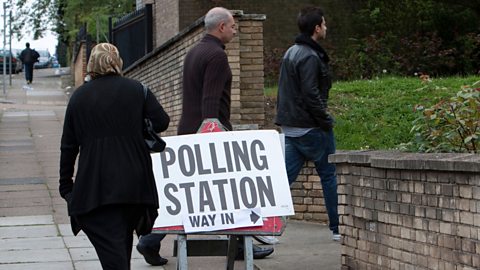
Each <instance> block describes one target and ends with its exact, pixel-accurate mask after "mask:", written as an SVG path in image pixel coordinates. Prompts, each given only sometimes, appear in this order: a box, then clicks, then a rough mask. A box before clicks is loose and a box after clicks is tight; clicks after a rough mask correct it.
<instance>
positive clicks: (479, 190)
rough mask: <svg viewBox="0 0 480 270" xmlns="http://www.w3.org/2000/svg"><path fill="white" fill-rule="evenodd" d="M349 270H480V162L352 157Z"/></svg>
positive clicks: (338, 158) (348, 167)
mask: <svg viewBox="0 0 480 270" xmlns="http://www.w3.org/2000/svg"><path fill="white" fill-rule="evenodd" d="M330 160H331V161H332V162H334V163H336V164H337V174H338V182H339V202H340V207H339V212H340V223H341V227H340V232H341V234H342V235H343V239H342V269H457V270H459V269H480V241H479V240H480V155H474V154H411V153H396V152H374V151H372V152H346V153H339V154H336V155H333V156H330Z"/></svg>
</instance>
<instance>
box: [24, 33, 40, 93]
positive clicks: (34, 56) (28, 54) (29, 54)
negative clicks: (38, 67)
mask: <svg viewBox="0 0 480 270" xmlns="http://www.w3.org/2000/svg"><path fill="white" fill-rule="evenodd" d="M25 47H26V48H25V49H24V50H23V51H22V52H21V53H20V60H21V61H22V63H23V65H24V69H25V79H26V80H27V84H31V83H32V81H33V64H35V62H38V58H40V54H38V52H37V51H35V50H34V49H30V43H28V42H27V43H26V44H25Z"/></svg>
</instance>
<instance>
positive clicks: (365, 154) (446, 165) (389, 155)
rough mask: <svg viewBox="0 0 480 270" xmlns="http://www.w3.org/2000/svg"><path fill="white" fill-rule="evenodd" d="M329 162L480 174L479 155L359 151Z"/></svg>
mask: <svg viewBox="0 0 480 270" xmlns="http://www.w3.org/2000/svg"><path fill="white" fill-rule="evenodd" d="M328 160H329V161H330V162H331V163H337V164H340V163H349V164H359V165H368V164H369V165H370V167H373V168H385V169H402V170H434V171H460V172H480V155H479V154H460V153H406V152H400V151H370V150H358V151H338V152H337V153H336V154H333V155H330V156H329V157H328Z"/></svg>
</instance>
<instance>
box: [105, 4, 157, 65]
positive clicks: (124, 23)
mask: <svg viewBox="0 0 480 270" xmlns="http://www.w3.org/2000/svg"><path fill="white" fill-rule="evenodd" d="M152 21H153V19H152V5H151V4H147V5H145V7H144V8H142V9H139V10H136V11H134V12H132V13H130V14H127V15H125V16H123V17H121V18H119V19H117V20H116V21H115V22H113V18H112V17H110V18H109V39H110V42H111V43H112V44H114V45H115V46H116V47H117V48H118V50H119V51H120V56H121V57H122V59H123V68H124V69H125V68H127V67H128V66H130V65H131V64H133V63H134V62H135V61H137V60H138V59H140V58H142V57H143V56H144V55H146V54H147V53H149V52H151V51H152V49H153V31H152V24H153V23H152Z"/></svg>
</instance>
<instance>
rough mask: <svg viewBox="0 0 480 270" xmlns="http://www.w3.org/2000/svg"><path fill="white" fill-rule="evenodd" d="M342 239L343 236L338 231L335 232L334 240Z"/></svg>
mask: <svg viewBox="0 0 480 270" xmlns="http://www.w3.org/2000/svg"><path fill="white" fill-rule="evenodd" d="M341 239H342V236H341V235H340V234H338V233H334V234H333V236H332V240H333V241H340V240H341Z"/></svg>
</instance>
